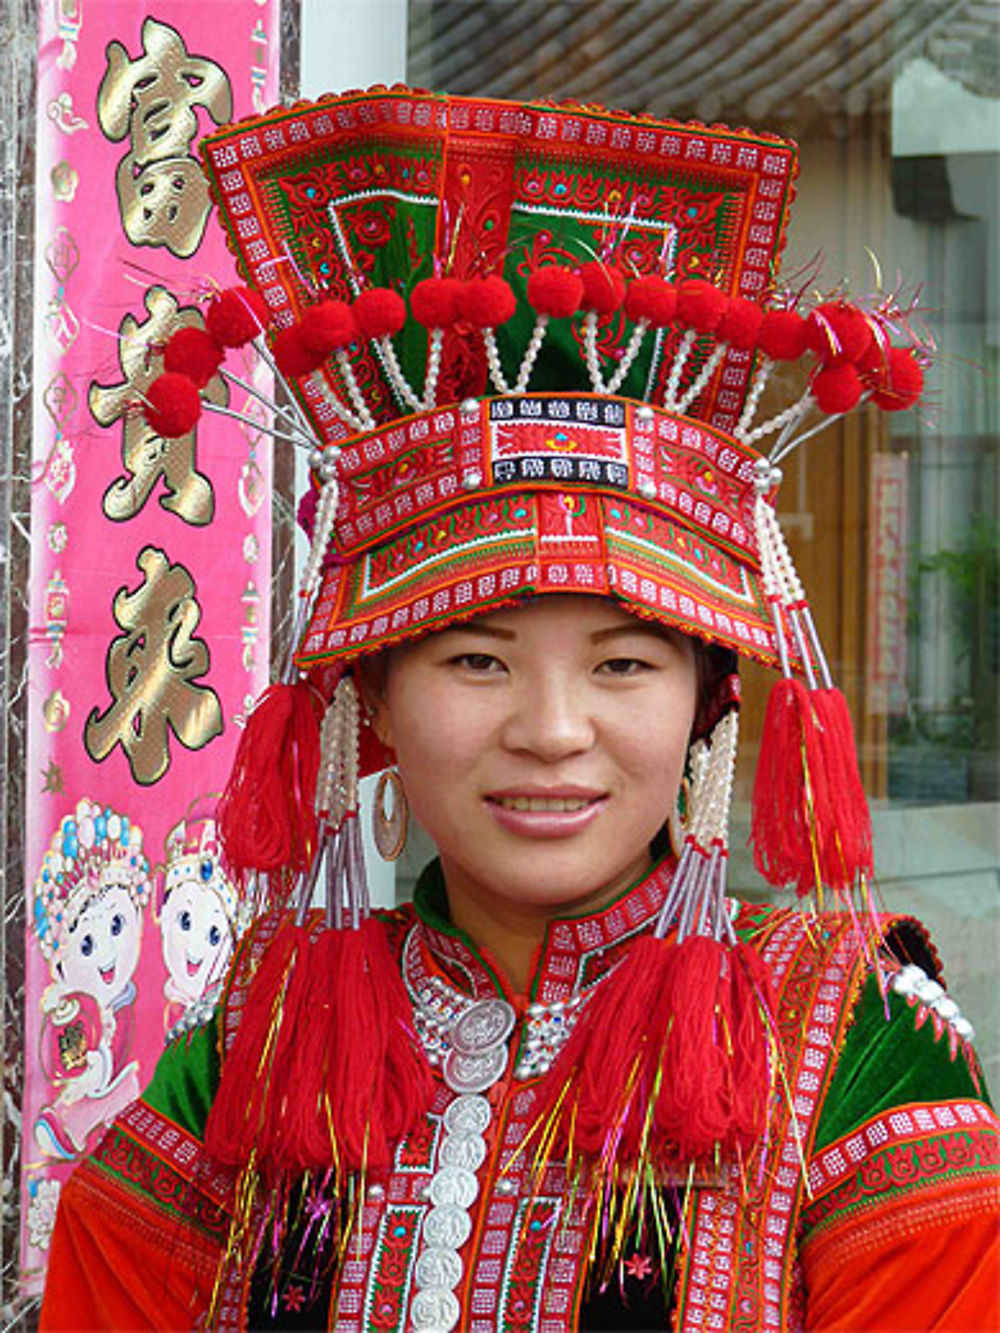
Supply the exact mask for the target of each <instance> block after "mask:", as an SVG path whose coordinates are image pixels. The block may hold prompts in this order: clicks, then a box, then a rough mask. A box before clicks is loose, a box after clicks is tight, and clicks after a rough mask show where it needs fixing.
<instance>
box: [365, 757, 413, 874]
mask: <svg viewBox="0 0 1000 1333" xmlns="http://www.w3.org/2000/svg"><path fill="white" fill-rule="evenodd" d="M390 787H391V788H392V810H391V811H390V812H387V811H386V808H385V794H386V790H387V788H390ZM409 822H410V807H409V805H408V804H407V800H406V792H405V790H404V788H403V780H402V778H401V777H400V776H399V770H398V769H395V768H386V769H383V770H382V772H381V773H380V774H379V775H378V782H377V783H376V784H375V801H374V807H373V809H372V837H373V838H374V840H375V846H376V847H377V848H378V853H379V856H381V857H382V859H383V861H396V860H398V859H399V856H400V854H401V853H402V851H403V848H404V847H405V846H406V831H407V828H408V826H409Z"/></svg>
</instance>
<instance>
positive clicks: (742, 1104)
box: [729, 940, 775, 1155]
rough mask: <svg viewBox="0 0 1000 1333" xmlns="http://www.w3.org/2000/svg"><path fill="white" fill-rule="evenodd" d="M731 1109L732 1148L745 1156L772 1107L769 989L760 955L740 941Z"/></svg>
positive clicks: (734, 964) (734, 976)
mask: <svg viewBox="0 0 1000 1333" xmlns="http://www.w3.org/2000/svg"><path fill="white" fill-rule="evenodd" d="M729 982H730V988H731V992H732V999H731V1015H732V1018H731V1022H732V1029H731V1042H732V1057H731V1058H732V1081H733V1108H732V1127H733V1135H734V1139H735V1143H736V1146H738V1147H739V1149H740V1151H741V1152H743V1153H744V1155H746V1154H747V1153H749V1152H750V1151H751V1150H752V1148H753V1145H754V1144H756V1143H757V1142H759V1140H760V1138H761V1136H762V1134H763V1133H764V1127H765V1125H766V1124H767V1116H768V1107H769V1104H770V1101H771V1091H772V1086H771V1070H770V1065H769V1062H768V1047H769V1032H770V1031H771V1030H772V1029H773V1025H774V1005H775V1000H774V986H773V983H772V981H771V974H770V972H769V971H768V970H767V967H766V966H765V964H764V960H763V959H762V958H761V956H760V954H759V953H758V952H757V950H756V949H754V948H753V947H752V946H751V945H749V944H747V943H745V942H744V941H743V940H740V941H739V943H738V944H737V945H736V947H735V948H734V949H733V951H732V953H731V954H730V978H729Z"/></svg>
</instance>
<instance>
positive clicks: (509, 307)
mask: <svg viewBox="0 0 1000 1333" xmlns="http://www.w3.org/2000/svg"><path fill="white" fill-rule="evenodd" d="M458 308H459V313H460V314H461V317H462V319H464V320H465V321H466V322H467V323H468V324H471V325H472V326H473V328H476V329H495V328H498V327H499V326H500V325H501V324H506V323H507V321H508V319H510V318H511V316H512V315H513V314H514V311H515V310H516V309H517V299H516V298H515V296H514V293H513V291H512V290H511V286H510V283H509V282H507V281H506V280H505V279H504V278H501V277H499V276H498V275H497V274H496V273H491V274H490V275H489V276H488V277H485V278H472V279H470V281H469V282H463V283H462V285H461V290H460V291H459V294H458Z"/></svg>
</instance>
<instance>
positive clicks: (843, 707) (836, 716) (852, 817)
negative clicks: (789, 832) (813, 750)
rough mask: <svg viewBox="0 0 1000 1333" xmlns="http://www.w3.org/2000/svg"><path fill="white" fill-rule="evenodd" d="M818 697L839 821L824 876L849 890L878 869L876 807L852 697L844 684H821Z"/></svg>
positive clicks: (826, 850)
mask: <svg viewBox="0 0 1000 1333" xmlns="http://www.w3.org/2000/svg"><path fill="white" fill-rule="evenodd" d="M812 697H813V705H814V707H815V710H816V715H817V717H818V719H819V722H820V727H821V748H822V751H823V761H822V762H823V763H824V767H825V770H826V773H827V778H828V783H829V787H830V794H829V802H830V805H831V808H832V812H833V814H834V816H835V821H836V822H835V824H834V826H833V828H832V829H831V830H829V833H828V835H827V836H826V837H825V838H824V840H823V855H822V867H823V878H824V883H826V884H828V885H829V886H830V888H832V889H835V890H841V891H846V890H848V889H850V888H851V886H852V885H853V884H854V882H855V880H856V879H857V878H858V876H859V875H871V874H873V873H874V869H875V866H874V854H873V850H872V821H871V812H870V811H869V809H868V798H867V797H866V796H865V789H864V784H863V783H862V781H861V774H860V772H859V771H858V753H857V745H856V743H855V740H854V727H853V725H852V723H851V714H850V710H849V709H848V707H847V700H846V699H845V698H844V696H843V694H841V692H840V690H838V689H827V690H815V691H814V692H813V696H812Z"/></svg>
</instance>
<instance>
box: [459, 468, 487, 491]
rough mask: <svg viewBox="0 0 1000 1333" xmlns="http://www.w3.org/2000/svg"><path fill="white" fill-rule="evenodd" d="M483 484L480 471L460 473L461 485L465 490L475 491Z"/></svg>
mask: <svg viewBox="0 0 1000 1333" xmlns="http://www.w3.org/2000/svg"><path fill="white" fill-rule="evenodd" d="M482 484H483V474H482V473H481V472H465V473H463V474H462V485H463V486H464V488H465V489H466V490H467V491H477V490H478V489H479V487H480V486H482Z"/></svg>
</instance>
